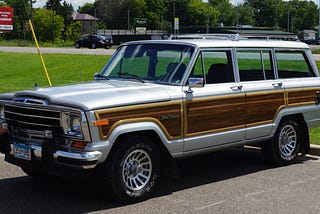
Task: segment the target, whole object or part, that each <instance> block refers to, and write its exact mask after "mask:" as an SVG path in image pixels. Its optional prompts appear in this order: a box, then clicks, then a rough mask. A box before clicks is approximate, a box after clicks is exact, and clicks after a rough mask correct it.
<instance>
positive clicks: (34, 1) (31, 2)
mask: <svg viewBox="0 0 320 214" xmlns="http://www.w3.org/2000/svg"><path fill="white" fill-rule="evenodd" d="M33 3H36V0H30V20H32V4H33Z"/></svg>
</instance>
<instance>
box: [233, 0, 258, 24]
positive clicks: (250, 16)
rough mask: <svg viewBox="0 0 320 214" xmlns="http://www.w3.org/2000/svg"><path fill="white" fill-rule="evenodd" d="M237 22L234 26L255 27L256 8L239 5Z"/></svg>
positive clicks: (236, 13) (236, 9)
mask: <svg viewBox="0 0 320 214" xmlns="http://www.w3.org/2000/svg"><path fill="white" fill-rule="evenodd" d="M235 11H236V12H235V21H234V25H235V26H236V25H252V26H254V25H255V20H254V8H253V7H252V6H250V5H249V4H248V3H244V4H242V5H238V6H236V7H235Z"/></svg>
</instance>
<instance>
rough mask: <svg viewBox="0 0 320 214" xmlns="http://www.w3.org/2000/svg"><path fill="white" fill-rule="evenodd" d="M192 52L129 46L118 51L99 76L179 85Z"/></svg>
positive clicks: (171, 47)
mask: <svg viewBox="0 0 320 214" xmlns="http://www.w3.org/2000/svg"><path fill="white" fill-rule="evenodd" d="M193 51H194V48H193V47H191V46H187V45H169V44H133V45H126V46H122V47H120V48H119V49H118V50H117V52H116V53H115V55H114V56H113V57H112V58H111V60H110V61H109V62H108V63H107V65H106V66H105V67H104V68H103V70H102V71H101V72H100V75H101V76H105V77H107V78H111V79H112V78H124V79H135V80H139V81H142V82H144V81H156V82H162V83H169V84H180V83H181V82H182V79H183V76H184V74H185V72H186V67H187V66H188V64H189V62H190V59H191V56H192V53H193Z"/></svg>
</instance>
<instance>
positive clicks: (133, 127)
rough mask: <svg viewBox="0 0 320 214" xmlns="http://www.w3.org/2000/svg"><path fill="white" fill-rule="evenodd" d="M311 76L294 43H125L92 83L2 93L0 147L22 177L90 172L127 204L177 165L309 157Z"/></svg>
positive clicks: (315, 91) (311, 65) (310, 65)
mask: <svg viewBox="0 0 320 214" xmlns="http://www.w3.org/2000/svg"><path fill="white" fill-rule="evenodd" d="M318 76H319V75H318V71H317V68H316V65H315V62H314V59H313V57H312V55H311V52H310V50H309V48H308V46H307V45H305V44H304V43H301V42H289V41H274V40H267V39H265V40H252V39H243V38H237V39H194V40H193V39H189V40H166V41H138V42H129V43H126V44H123V45H121V46H120V47H119V48H118V49H117V51H116V52H115V54H114V56H113V57H112V58H111V60H110V61H109V62H108V63H107V64H106V65H105V67H104V68H103V69H102V71H101V72H100V73H98V74H96V75H95V81H92V82H87V83H80V84H74V85H67V86H58V87H48V88H35V89H34V90H27V91H19V92H15V93H9V94H2V95H0V112H1V114H0V116H1V118H0V133H1V141H0V148H1V149H0V150H1V152H2V153H4V154H5V160H6V161H7V162H9V163H12V164H15V165H17V166H19V167H21V168H22V169H23V170H24V171H25V172H26V173H27V174H28V175H30V176H39V175H43V174H60V175H61V174H62V175H65V174H67V173H70V172H79V171H80V172H83V173H89V172H96V173H97V176H98V175H99V176H101V178H102V179H104V182H105V184H106V186H107V190H108V194H111V195H112V196H113V197H114V198H115V199H116V200H118V201H122V202H135V201H139V200H142V199H145V198H147V197H148V196H149V195H150V194H151V193H152V192H153V191H154V190H155V188H156V186H157V184H158V182H159V179H160V177H161V174H162V173H166V172H167V173H168V172H172V171H173V170H171V169H170V168H174V167H173V166H174V162H175V160H176V159H178V158H184V157H188V156H191V155H197V154H203V153H207V152H211V151H215V150H219V149H224V148H228V147H236V146H240V145H245V144H256V145H260V146H261V147H262V148H263V149H262V150H263V152H264V154H265V156H266V157H267V159H268V160H269V161H271V162H272V163H274V164H277V165H285V164H289V163H292V162H293V161H294V160H295V158H296V157H297V156H298V154H305V153H308V151H309V137H308V136H309V135H308V128H311V127H315V126H319V124H320V105H318V104H319V102H320V98H319V97H320V95H319V94H320V78H319V77H318ZM213 155H214V154H213Z"/></svg>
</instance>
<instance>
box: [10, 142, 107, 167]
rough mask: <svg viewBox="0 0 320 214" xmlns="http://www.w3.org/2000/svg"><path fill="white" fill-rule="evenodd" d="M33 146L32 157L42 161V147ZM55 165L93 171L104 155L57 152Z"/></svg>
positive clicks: (54, 155) (54, 157) (96, 152)
mask: <svg viewBox="0 0 320 214" xmlns="http://www.w3.org/2000/svg"><path fill="white" fill-rule="evenodd" d="M30 146H31V153H32V157H33V158H34V159H35V160H42V147H41V146H36V145H30ZM10 147H11V151H10V154H11V155H13V144H10ZM52 156H53V163H54V164H57V165H65V166H69V167H72V168H80V169H92V168H94V167H95V166H96V165H97V163H98V160H99V159H100V158H101V156H102V153H101V152H99V151H91V152H65V151H59V150H57V151H55V152H53V154H52Z"/></svg>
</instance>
